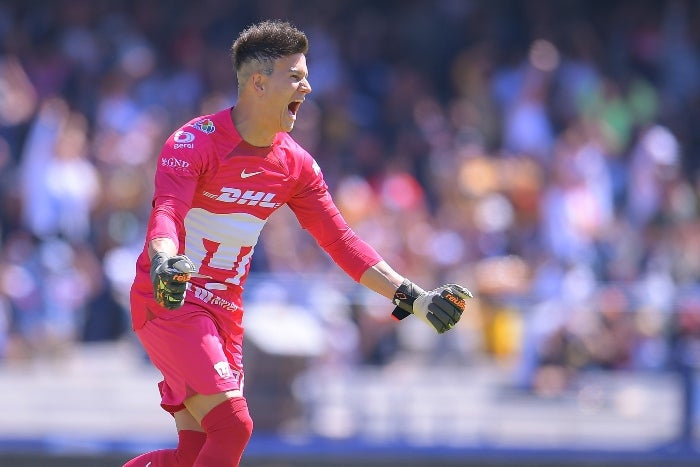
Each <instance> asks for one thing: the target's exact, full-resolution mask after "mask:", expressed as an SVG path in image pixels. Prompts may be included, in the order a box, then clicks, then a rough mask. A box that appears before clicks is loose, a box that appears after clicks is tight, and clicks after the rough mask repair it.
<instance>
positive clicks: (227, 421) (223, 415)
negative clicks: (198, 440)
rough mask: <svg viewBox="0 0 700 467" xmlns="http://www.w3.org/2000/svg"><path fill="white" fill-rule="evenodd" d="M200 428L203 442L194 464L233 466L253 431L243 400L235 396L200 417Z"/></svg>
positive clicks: (213, 466)
mask: <svg viewBox="0 0 700 467" xmlns="http://www.w3.org/2000/svg"><path fill="white" fill-rule="evenodd" d="M202 428H204V431H206V433H207V442H206V443H204V446H203V447H202V450H201V451H200V453H199V456H198V457H197V460H196V461H195V463H194V467H237V466H238V465H239V464H240V462H241V457H242V456H243V451H244V450H245V447H246V445H247V444H248V441H249V440H250V436H251V434H252V432H253V420H252V419H251V418H250V414H249V413H248V405H247V403H246V400H245V399H244V398H242V397H236V398H233V399H229V400H227V401H225V402H222V403H221V404H219V405H217V406H216V407H214V408H213V409H211V410H210V411H209V413H207V414H206V415H205V416H204V418H203V419H202Z"/></svg>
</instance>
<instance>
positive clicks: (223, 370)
mask: <svg viewBox="0 0 700 467" xmlns="http://www.w3.org/2000/svg"><path fill="white" fill-rule="evenodd" d="M214 369H215V370H216V372H217V373H219V376H221V377H222V378H224V379H225V378H230V377H231V376H233V375H232V374H231V366H230V365H229V363H228V362H218V363H216V364H214Z"/></svg>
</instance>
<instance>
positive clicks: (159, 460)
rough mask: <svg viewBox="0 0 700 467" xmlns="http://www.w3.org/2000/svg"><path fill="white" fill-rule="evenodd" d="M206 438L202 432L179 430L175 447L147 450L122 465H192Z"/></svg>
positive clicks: (151, 466)
mask: <svg viewBox="0 0 700 467" xmlns="http://www.w3.org/2000/svg"><path fill="white" fill-rule="evenodd" d="M206 440H207V435H206V433H204V432H201V431H193V430H180V431H179V432H178V444H177V449H161V450H158V451H151V452H147V453H146V454H142V455H140V456H138V457H136V458H134V459H131V460H130V461H129V462H127V463H126V464H124V466H123V467H146V466H149V467H192V464H194V461H195V459H197V456H198V455H199V451H200V450H201V449H202V446H204V443H205V441H206Z"/></svg>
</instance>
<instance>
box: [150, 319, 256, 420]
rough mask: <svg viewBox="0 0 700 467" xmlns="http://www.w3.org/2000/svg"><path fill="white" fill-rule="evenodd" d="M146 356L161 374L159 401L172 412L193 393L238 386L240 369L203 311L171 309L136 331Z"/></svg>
mask: <svg viewBox="0 0 700 467" xmlns="http://www.w3.org/2000/svg"><path fill="white" fill-rule="evenodd" d="M137 335H138V337H139V339H140V340H141V343H142V344H143V346H144V348H145V349H146V352H147V353H148V356H149V358H150V359H151V361H152V362H153V364H154V365H155V366H156V368H158V369H159V370H160V372H161V373H162V374H163V378H164V381H163V382H162V383H161V386H160V390H161V397H162V400H161V405H162V406H163V408H165V409H166V410H168V411H170V412H172V413H175V412H177V411H179V410H182V409H183V408H184V405H183V404H184V401H185V399H188V398H190V397H192V396H194V395H195V394H203V395H214V394H219V393H226V392H228V391H236V390H240V389H241V385H242V379H243V372H242V368H240V367H239V366H238V365H236V364H235V361H236V360H237V359H236V358H234V356H232V355H231V352H230V350H229V349H228V348H227V347H229V346H228V345H227V342H226V339H225V338H223V337H222V336H221V335H220V333H219V329H218V328H217V326H216V325H215V323H214V321H213V320H212V319H211V317H210V316H208V315H207V314H206V313H202V312H194V313H174V314H172V315H170V316H168V319H162V318H156V319H153V320H151V321H149V322H147V323H146V324H145V325H144V326H143V327H142V328H141V329H139V330H138V331H137Z"/></svg>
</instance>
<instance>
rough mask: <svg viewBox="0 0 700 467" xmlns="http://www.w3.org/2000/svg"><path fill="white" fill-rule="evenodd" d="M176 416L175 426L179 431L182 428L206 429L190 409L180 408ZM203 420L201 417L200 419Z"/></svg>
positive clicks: (174, 415)
mask: <svg viewBox="0 0 700 467" xmlns="http://www.w3.org/2000/svg"><path fill="white" fill-rule="evenodd" d="M173 417H175V427H176V428H177V431H180V430H191V431H204V430H203V429H202V426H201V425H200V424H199V422H198V421H197V420H195V418H194V417H193V416H192V414H191V413H190V411H189V410H188V409H185V410H180V411H178V412H175V413H174V414H173ZM200 420H201V419H200Z"/></svg>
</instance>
